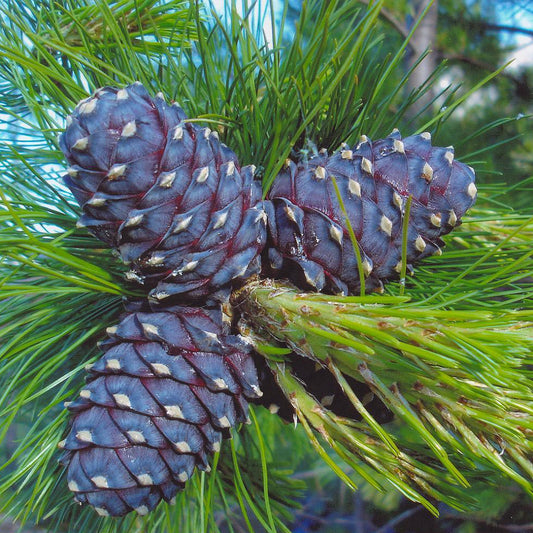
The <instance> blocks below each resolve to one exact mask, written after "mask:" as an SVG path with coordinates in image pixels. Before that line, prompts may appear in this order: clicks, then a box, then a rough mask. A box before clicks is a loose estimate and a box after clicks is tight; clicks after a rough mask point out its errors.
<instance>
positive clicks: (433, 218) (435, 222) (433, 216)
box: [430, 213, 442, 228]
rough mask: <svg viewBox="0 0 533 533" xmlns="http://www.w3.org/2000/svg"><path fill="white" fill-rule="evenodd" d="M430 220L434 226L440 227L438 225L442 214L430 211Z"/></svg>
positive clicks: (440, 222)
mask: <svg viewBox="0 0 533 533" xmlns="http://www.w3.org/2000/svg"><path fill="white" fill-rule="evenodd" d="M430 222H431V224H432V225H433V226H435V227H436V228H440V226H441V224H442V216H441V214H440V213H432V214H431V218H430Z"/></svg>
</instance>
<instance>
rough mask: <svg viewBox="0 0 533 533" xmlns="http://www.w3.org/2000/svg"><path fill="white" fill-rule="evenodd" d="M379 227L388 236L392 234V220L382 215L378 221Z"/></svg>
mask: <svg viewBox="0 0 533 533" xmlns="http://www.w3.org/2000/svg"><path fill="white" fill-rule="evenodd" d="M379 229H380V230H381V231H382V232H383V233H385V234H386V235H388V236H389V237H390V236H391V235H392V220H391V219H390V218H388V217H387V216H385V215H383V216H382V217H381V221H380V223H379Z"/></svg>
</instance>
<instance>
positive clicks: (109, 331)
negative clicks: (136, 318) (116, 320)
mask: <svg viewBox="0 0 533 533" xmlns="http://www.w3.org/2000/svg"><path fill="white" fill-rule="evenodd" d="M117 330H118V327H117V326H109V327H108V328H105V332H106V333H107V334H108V335H114V334H115V333H116V332H117Z"/></svg>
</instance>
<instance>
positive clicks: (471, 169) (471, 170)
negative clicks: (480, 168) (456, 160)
mask: <svg viewBox="0 0 533 533" xmlns="http://www.w3.org/2000/svg"><path fill="white" fill-rule="evenodd" d="M466 166H467V168H468V170H470V172H472V174H475V173H476V171H475V170H474V169H473V167H471V166H470V165H466Z"/></svg>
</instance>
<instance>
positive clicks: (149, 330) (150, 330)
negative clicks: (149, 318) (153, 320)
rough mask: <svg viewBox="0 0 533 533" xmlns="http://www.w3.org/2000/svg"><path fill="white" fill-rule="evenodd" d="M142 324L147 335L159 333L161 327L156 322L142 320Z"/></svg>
mask: <svg viewBox="0 0 533 533" xmlns="http://www.w3.org/2000/svg"><path fill="white" fill-rule="evenodd" d="M141 326H142V328H143V331H144V333H145V335H159V329H158V327H157V326H155V325H154V324H149V323H148V322H141Z"/></svg>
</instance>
